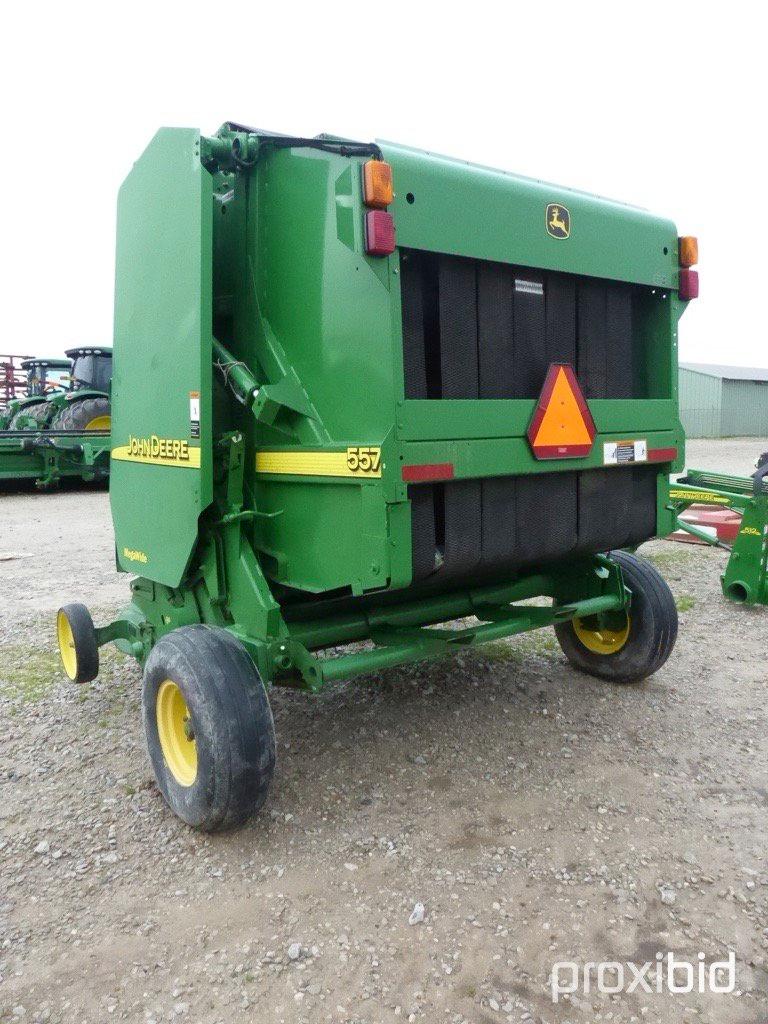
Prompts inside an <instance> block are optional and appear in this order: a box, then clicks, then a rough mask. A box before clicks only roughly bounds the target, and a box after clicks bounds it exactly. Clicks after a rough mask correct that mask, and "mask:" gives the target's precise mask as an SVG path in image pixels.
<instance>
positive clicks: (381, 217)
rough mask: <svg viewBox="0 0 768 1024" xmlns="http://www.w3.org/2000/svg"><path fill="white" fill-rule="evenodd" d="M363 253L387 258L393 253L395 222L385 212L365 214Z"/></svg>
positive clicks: (376, 211)
mask: <svg viewBox="0 0 768 1024" xmlns="http://www.w3.org/2000/svg"><path fill="white" fill-rule="evenodd" d="M365 251H366V252H367V253H368V255H369V256H389V255H390V254H391V253H393V252H394V251H395V222H394V221H393V220H392V214H390V213H387V211H386V210H369V211H368V212H367V213H366V215H365Z"/></svg>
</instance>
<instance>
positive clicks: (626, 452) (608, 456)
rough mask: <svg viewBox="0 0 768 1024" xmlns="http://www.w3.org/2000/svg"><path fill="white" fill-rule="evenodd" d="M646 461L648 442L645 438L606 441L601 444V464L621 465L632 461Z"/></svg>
mask: <svg viewBox="0 0 768 1024" xmlns="http://www.w3.org/2000/svg"><path fill="white" fill-rule="evenodd" d="M647 461H648V442H647V440H646V439H645V438H642V439H641V440H639V441H606V443H605V444H604V445H603V465H605V466H623V465H626V464H628V463H633V462H647Z"/></svg>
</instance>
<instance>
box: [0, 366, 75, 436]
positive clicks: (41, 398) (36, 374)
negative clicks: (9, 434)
mask: <svg viewBox="0 0 768 1024" xmlns="http://www.w3.org/2000/svg"><path fill="white" fill-rule="evenodd" d="M21 368H22V370H23V371H24V372H25V373H26V375H27V386H26V395H25V396H24V397H23V398H16V399H14V400H13V401H11V402H10V403H9V405H8V408H7V409H5V410H3V411H2V412H0V430H21V429H23V428H24V425H25V424H28V423H32V424H34V425H38V424H39V423H40V421H43V422H44V421H45V420H46V419H47V417H48V414H49V409H48V406H47V400H48V398H49V397H50V396H51V395H53V394H61V392H62V390H63V380H62V376H61V375H62V372H64V373H66V374H69V370H70V361H69V360H68V359H38V358H34V359H25V360H24V361H23V362H22V364H21ZM52 374H56V375H57V376H56V377H52V376H51V375H52ZM67 379H68V378H67ZM34 425H33V426H31V427H29V428H27V429H34Z"/></svg>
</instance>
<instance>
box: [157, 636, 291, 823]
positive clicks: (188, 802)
mask: <svg viewBox="0 0 768 1024" xmlns="http://www.w3.org/2000/svg"><path fill="white" fill-rule="evenodd" d="M165 680H171V681H172V682H174V683H175V684H176V686H178V688H179V689H180V690H181V692H182V695H183V697H184V700H185V702H186V704H187V708H188V711H189V716H190V720H191V726H192V728H193V730H194V739H195V744H196V747H197V771H196V775H195V778H194V781H193V782H192V784H191V785H181V784H180V783H179V782H178V781H177V779H176V777H175V776H174V774H173V773H172V771H171V769H170V768H169V766H168V764H167V763H166V760H165V756H164V754H163V750H162V746H161V743H160V736H159V732H158V726H157V710H156V709H157V694H158V691H159V689H160V686H161V685H162V683H163V682H164V681H165ZM142 704H143V716H144V731H145V734H146V738H147V748H148V750H149V756H150V760H151V761H152V767H153V769H154V772H155V778H156V779H157V784H158V786H159V788H160V792H161V793H162V794H163V797H164V799H165V801H166V803H167V804H168V806H169V807H170V808H171V810H172V811H173V812H174V814H177V815H178V816H179V817H180V818H181V819H182V820H183V821H185V822H186V823H187V824H188V825H191V826H192V827H193V828H196V829H200V830H201V831H203V832H218V831H224V830H225V829H232V828H236V827H237V826H239V825H242V824H243V823H244V822H245V821H247V820H248V819H249V818H250V817H252V816H253V815H255V814H256V812H257V811H258V810H259V809H260V808H261V806H262V805H263V803H264V801H265V800H266V798H267V793H268V792H269V787H270V784H271V782H272V776H273V774H274V770H275V726H274V722H273V720H272V711H271V709H270V706H269V700H268V698H267V693H266V690H265V688H264V684H263V683H262V681H261V677H260V676H259V673H258V672H257V670H256V668H255V666H254V664H253V662H252V661H251V659H250V657H249V656H248V654H247V653H246V651H245V648H244V647H243V646H242V644H240V643H239V642H238V641H237V640H236V639H235V638H234V637H233V636H232V635H231V634H230V633H228V632H227V631H226V630H224V629H219V628H217V627H214V626H205V625H195V626H181V627H179V628H178V629H174V630H172V631H171V632H170V633H167V634H166V635H165V636H164V637H162V638H161V639H160V640H159V641H158V642H157V644H156V645H155V647H154V649H153V650H152V653H151V654H150V656H149V658H148V659H147V663H146V666H145V668H144V684H143V694H142Z"/></svg>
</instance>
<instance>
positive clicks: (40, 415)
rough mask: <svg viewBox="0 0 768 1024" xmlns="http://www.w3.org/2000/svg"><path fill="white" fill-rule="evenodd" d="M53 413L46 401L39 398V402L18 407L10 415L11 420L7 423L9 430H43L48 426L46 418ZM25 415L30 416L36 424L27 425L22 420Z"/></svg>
mask: <svg viewBox="0 0 768 1024" xmlns="http://www.w3.org/2000/svg"><path fill="white" fill-rule="evenodd" d="M52 414H53V408H52V407H51V405H50V404H49V403H48V402H46V400H45V399H44V398H41V399H40V401H39V402H35V403H34V405H27V406H25V407H24V408H23V409H19V411H18V412H17V413H14V415H13V416H12V417H11V421H10V423H9V424H8V429H9V430H45V429H46V428H47V427H48V426H49V423H48V420H49V419H50V418H51V416H52ZM27 417H31V418H32V419H33V420H34V421H35V424H36V426H34V427H32V426H28V425H27V424H26V423H25V422H24V420H25V419H26V418H27Z"/></svg>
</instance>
